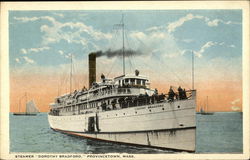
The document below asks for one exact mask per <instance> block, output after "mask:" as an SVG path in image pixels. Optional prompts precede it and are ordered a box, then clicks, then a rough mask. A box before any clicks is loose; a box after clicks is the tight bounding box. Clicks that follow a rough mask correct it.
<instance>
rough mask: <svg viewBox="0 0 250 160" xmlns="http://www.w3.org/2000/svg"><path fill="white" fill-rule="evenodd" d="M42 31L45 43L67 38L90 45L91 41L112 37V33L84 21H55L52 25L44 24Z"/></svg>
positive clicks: (70, 41)
mask: <svg viewBox="0 0 250 160" xmlns="http://www.w3.org/2000/svg"><path fill="white" fill-rule="evenodd" d="M40 31H41V32H42V33H44V35H43V37H42V39H43V42H42V43H43V44H44V45H47V44H51V43H58V42H60V41H61V40H65V41H66V42H67V43H76V44H81V45H82V46H84V47H88V45H89V44H90V43H91V41H92V42H93V41H94V42H96V41H101V40H109V39H111V38H112V35H111V34H110V33H103V32H101V31H99V30H95V29H94V28H93V27H92V26H88V25H86V24H84V23H83V22H66V23H61V22H59V21H54V22H53V25H52V26H48V25H42V26H41V27H40Z"/></svg>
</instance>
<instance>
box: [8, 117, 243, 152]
mask: <svg viewBox="0 0 250 160" xmlns="http://www.w3.org/2000/svg"><path fill="white" fill-rule="evenodd" d="M196 119H197V130H196V152H197V153H242V151H243V142H242V114H241V113H236V112H235V113H232V112H231V113H230V112H229V113H226V112H220V113H215V114H214V115H200V114H197V116H196ZM10 152H53V153H59V152H60V153H138V154H143V153H154V154H156V153H161V154H163V153H174V152H173V151H169V150H159V149H152V148H144V147H135V146H128V145H120V144H113V143H106V142H99V141H93V140H89V139H83V138H79V137H73V136H69V135H65V134H62V133H59V132H55V131H53V130H51V129H50V127H49V124H48V120H47V114H45V113H42V114H39V115H37V116H13V115H12V114H10Z"/></svg>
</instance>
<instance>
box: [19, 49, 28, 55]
mask: <svg viewBox="0 0 250 160" xmlns="http://www.w3.org/2000/svg"><path fill="white" fill-rule="evenodd" d="M20 52H21V53H22V54H27V53H28V52H27V50H26V49H24V48H22V49H21V50H20Z"/></svg>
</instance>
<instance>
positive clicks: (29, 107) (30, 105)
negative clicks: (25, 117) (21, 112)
mask: <svg viewBox="0 0 250 160" xmlns="http://www.w3.org/2000/svg"><path fill="white" fill-rule="evenodd" d="M37 112H39V110H38V109H37V107H36V104H35V102H34V101H33V100H32V101H29V102H27V104H26V113H37Z"/></svg>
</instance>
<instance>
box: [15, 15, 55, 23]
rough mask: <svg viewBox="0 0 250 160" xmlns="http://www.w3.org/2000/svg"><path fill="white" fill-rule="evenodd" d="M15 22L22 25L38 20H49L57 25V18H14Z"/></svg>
mask: <svg viewBox="0 0 250 160" xmlns="http://www.w3.org/2000/svg"><path fill="white" fill-rule="evenodd" d="M14 19H15V20H17V21H20V22H22V23H27V22H34V21H38V20H48V21H50V22H52V23H56V20H55V18H53V17H50V16H41V17H14Z"/></svg>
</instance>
